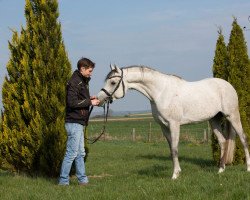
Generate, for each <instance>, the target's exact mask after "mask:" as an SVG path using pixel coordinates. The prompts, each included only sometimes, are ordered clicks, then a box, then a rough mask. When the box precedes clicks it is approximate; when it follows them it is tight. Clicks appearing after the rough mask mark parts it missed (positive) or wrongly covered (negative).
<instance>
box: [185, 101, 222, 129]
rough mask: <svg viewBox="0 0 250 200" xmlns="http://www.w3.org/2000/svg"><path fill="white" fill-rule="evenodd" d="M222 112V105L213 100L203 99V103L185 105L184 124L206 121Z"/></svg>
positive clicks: (196, 102) (193, 102) (192, 102)
mask: <svg viewBox="0 0 250 200" xmlns="http://www.w3.org/2000/svg"><path fill="white" fill-rule="evenodd" d="M219 111H220V104H219V103H218V101H217V100H216V99H213V98H209V100H208V99H206V98H203V101H202V98H201V101H191V102H187V103H186V104H184V105H183V113H182V114H183V117H182V120H181V123H182V124H186V123H192V122H200V121H205V120H208V119H210V118H212V117H213V116H215V115H216V114H217V113H218V112H219Z"/></svg>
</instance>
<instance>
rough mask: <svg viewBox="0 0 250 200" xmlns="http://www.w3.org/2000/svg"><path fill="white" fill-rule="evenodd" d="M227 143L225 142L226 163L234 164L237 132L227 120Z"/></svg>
mask: <svg viewBox="0 0 250 200" xmlns="http://www.w3.org/2000/svg"><path fill="white" fill-rule="evenodd" d="M225 128H226V132H227V133H228V134H227V137H226V144H225V152H224V162H225V164H232V162H233V160H234V150H235V136H236V133H235V131H234V129H233V127H232V125H231V123H230V122H229V121H226V127H225Z"/></svg>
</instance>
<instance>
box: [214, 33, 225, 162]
mask: <svg viewBox="0 0 250 200" xmlns="http://www.w3.org/2000/svg"><path fill="white" fill-rule="evenodd" d="M218 33H219V37H218V39H217V42H216V49H215V56H214V60H213V76H214V77H216V78H221V79H224V80H227V79H228V55H227V46H226V43H225V39H224V36H223V34H222V28H219V30H218ZM211 138H212V153H213V158H214V160H215V161H216V162H219V160H220V147H219V143H218V139H217V137H216V136H215V134H214V133H212V135H211Z"/></svg>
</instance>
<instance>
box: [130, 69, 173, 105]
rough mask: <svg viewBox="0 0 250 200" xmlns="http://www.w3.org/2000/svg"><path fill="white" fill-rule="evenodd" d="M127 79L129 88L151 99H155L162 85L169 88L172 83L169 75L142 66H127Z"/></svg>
mask: <svg viewBox="0 0 250 200" xmlns="http://www.w3.org/2000/svg"><path fill="white" fill-rule="evenodd" d="M126 80H127V84H128V89H134V90H137V91H139V92H141V93H142V94H143V95H145V96H146V97H147V98H148V99H149V100H150V101H154V99H155V98H156V97H157V96H158V95H157V94H159V90H160V89H162V87H164V89H167V88H166V87H168V85H170V84H168V82H169V81H170V80H169V79H168V76H167V75H165V74H162V73H160V72H157V71H154V70H151V69H148V68H142V67H134V68H127V73H126Z"/></svg>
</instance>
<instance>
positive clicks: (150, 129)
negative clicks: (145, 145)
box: [148, 122, 152, 142]
mask: <svg viewBox="0 0 250 200" xmlns="http://www.w3.org/2000/svg"><path fill="white" fill-rule="evenodd" d="M151 133H152V123H151V122H149V132H148V142H151Z"/></svg>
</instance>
